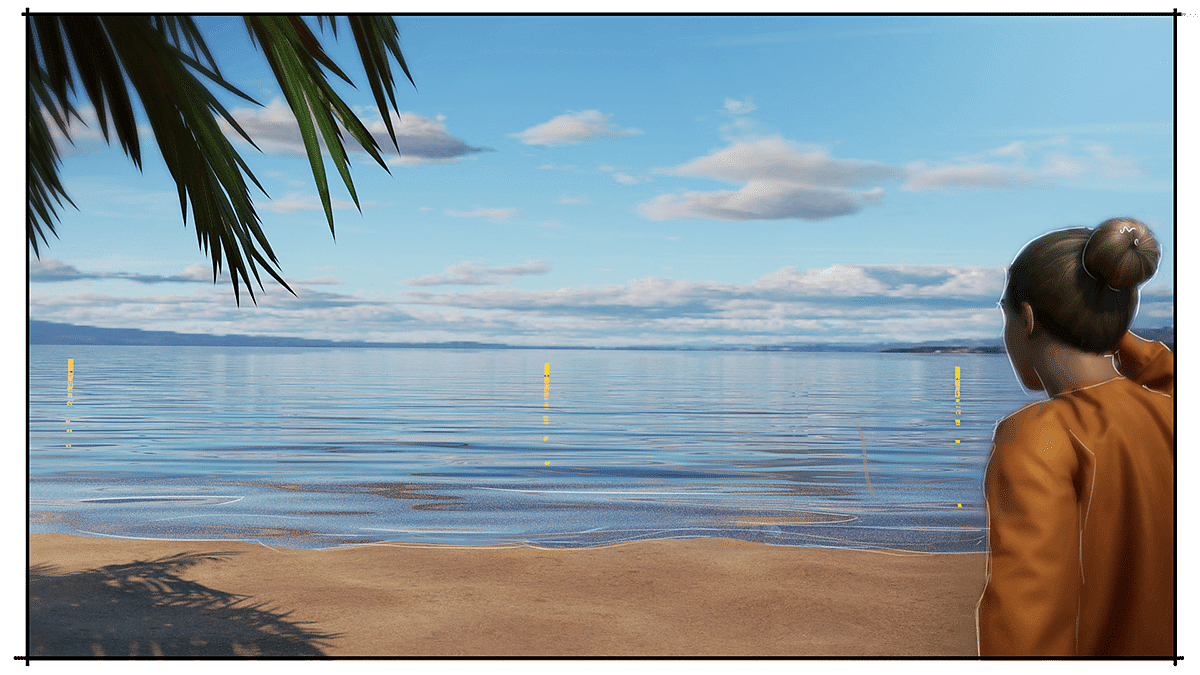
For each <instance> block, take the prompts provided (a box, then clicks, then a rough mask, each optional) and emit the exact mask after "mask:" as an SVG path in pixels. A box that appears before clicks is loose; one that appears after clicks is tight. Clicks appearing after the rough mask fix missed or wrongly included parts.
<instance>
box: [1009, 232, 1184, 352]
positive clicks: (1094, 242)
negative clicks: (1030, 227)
mask: <svg viewBox="0 0 1200 675" xmlns="http://www.w3.org/2000/svg"><path fill="white" fill-rule="evenodd" d="M1160 255H1161V253H1160V251H1159V247H1158V242H1157V241H1155V239H1154V234H1153V233H1152V232H1150V228H1148V227H1146V226H1145V225H1144V224H1142V223H1140V222H1138V221H1136V220H1134V219H1132V218H1113V219H1111V220H1106V221H1104V222H1103V223H1101V224H1100V225H1099V226H1098V227H1096V228H1095V229H1090V228H1086V227H1077V228H1071V229H1066V230H1057V231H1055V232H1050V233H1049V234H1045V235H1042V236H1041V237H1038V238H1037V239H1034V240H1033V241H1031V242H1029V244H1027V245H1026V246H1025V248H1023V249H1021V252H1020V253H1018V254H1017V257H1016V259H1014V260H1013V262H1012V265H1010V266H1009V268H1008V287H1007V288H1006V289H1005V291H1004V298H1003V300H1002V301H1001V303H1002V304H1003V305H1004V307H1005V309H1006V311H1009V312H1016V311H1018V308H1020V306H1021V303H1022V302H1028V303H1029V305H1030V307H1032V308H1033V316H1034V318H1035V320H1036V321H1037V322H1038V323H1040V324H1041V325H1042V326H1043V327H1044V328H1045V329H1046V331H1047V332H1048V333H1050V334H1051V335H1053V336H1054V337H1056V338H1058V339H1059V340H1061V341H1063V342H1065V343H1067V344H1068V345H1071V346H1073V347H1076V348H1078V349H1082V350H1083V351H1086V352H1091V353H1093V354H1106V353H1108V352H1111V351H1113V350H1114V349H1116V347H1117V343H1118V342H1119V341H1120V340H1121V338H1122V337H1123V336H1124V335H1125V332H1126V331H1128V330H1129V324H1130V322H1132V321H1133V315H1134V314H1135V313H1136V312H1137V304H1138V291H1137V287H1138V285H1140V284H1142V283H1145V282H1146V280H1148V279H1149V278H1150V277H1152V276H1154V272H1155V270H1157V269H1158V260H1159V256H1160Z"/></svg>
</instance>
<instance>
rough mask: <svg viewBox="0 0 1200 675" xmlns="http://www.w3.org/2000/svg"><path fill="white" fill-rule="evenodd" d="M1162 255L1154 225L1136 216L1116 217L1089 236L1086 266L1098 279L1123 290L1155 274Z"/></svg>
mask: <svg viewBox="0 0 1200 675" xmlns="http://www.w3.org/2000/svg"><path fill="white" fill-rule="evenodd" d="M1161 255H1162V254H1161V252H1160V251H1159V248H1158V242H1157V241H1156V240H1155V239H1154V233H1153V232H1151V231H1150V228H1148V227H1146V226H1145V225H1144V224H1143V223H1141V222H1139V221H1136V220H1134V219H1133V218H1113V219H1111V220H1106V221H1104V222H1103V223H1100V225H1099V227H1097V228H1096V229H1095V230H1094V231H1093V232H1092V235H1091V237H1089V238H1088V241H1087V244H1086V245H1085V246H1084V247H1083V266H1084V270H1086V271H1087V273H1088V274H1090V275H1091V276H1093V277H1095V278H1096V279H1097V280H1099V281H1101V282H1103V283H1105V284H1107V285H1108V286H1110V287H1112V288H1115V289H1117V290H1122V289H1126V288H1133V287H1135V286H1137V285H1138V284H1141V283H1144V282H1145V281H1146V280H1147V279H1149V278H1150V277H1152V276H1154V272H1155V270H1157V269H1158V259H1159V256H1161Z"/></svg>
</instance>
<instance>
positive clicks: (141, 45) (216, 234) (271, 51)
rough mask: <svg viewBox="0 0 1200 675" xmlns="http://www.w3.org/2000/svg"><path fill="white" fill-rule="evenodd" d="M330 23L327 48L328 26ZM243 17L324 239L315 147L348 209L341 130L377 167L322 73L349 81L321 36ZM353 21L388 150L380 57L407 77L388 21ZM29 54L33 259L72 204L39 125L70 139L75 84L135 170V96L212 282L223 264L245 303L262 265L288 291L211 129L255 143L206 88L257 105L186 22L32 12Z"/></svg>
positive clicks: (237, 163) (386, 90)
mask: <svg viewBox="0 0 1200 675" xmlns="http://www.w3.org/2000/svg"><path fill="white" fill-rule="evenodd" d="M328 18H329V21H330V25H331V28H332V29H333V32H334V38H335V39H336V37H337V25H336V24H337V17H328ZM245 22H246V26H247V29H248V31H249V33H250V37H251V39H252V41H254V43H255V44H256V45H257V46H259V48H260V49H261V50H262V51H263V53H264V55H265V56H266V58H267V62H268V64H269V65H270V67H271V69H272V72H273V73H274V74H275V77H276V79H277V81H278V83H279V85H280V88H281V89H282V90H283V92H284V97H285V98H286V99H287V101H288V104H289V105H290V106H291V108H292V111H293V112H294V113H295V116H296V120H297V123H298V125H299V127H300V132H301V136H302V137H303V139H304V144H305V150H306V152H307V154H308V158H309V163H310V166H311V168H312V172H313V179H314V180H315V182H316V184H317V191H318V193H319V194H320V196H321V202H322V206H323V207H324V210H325V216H326V219H327V220H328V221H329V229H330V232H333V210H332V204H331V200H330V196H329V186H328V180H327V178H326V175H325V168H324V162H323V160H322V147H321V146H322V145H324V147H325V149H326V150H327V151H328V152H329V154H330V158H331V159H332V161H333V163H334V165H335V166H336V167H337V169H338V172H339V174H340V175H341V178H342V181H343V183H345V185H346V188H347V189H348V190H349V192H350V196H351V197H352V198H353V199H354V203H355V204H356V205H358V204H359V202H358V196H357V194H356V193H355V190H354V185H353V182H352V180H351V177H350V165H349V159H348V157H347V153H346V150H345V147H344V146H343V144H342V130H343V129H344V130H346V131H348V132H349V133H350V135H351V136H352V137H353V138H354V139H355V140H356V141H357V142H358V143H359V145H361V146H362V147H363V149H364V150H366V151H367V153H368V154H370V155H371V157H372V158H373V159H374V160H375V161H376V162H377V163H379V165H380V166H382V167H383V168H384V170H387V165H386V163H385V162H384V161H383V158H382V156H381V155H380V152H379V150H380V149H379V147H378V144H377V143H376V142H375V140H374V138H372V136H371V134H370V133H369V132H368V131H367V129H366V127H365V126H363V124H362V122H361V121H360V120H359V119H358V118H357V117H356V116H355V115H354V114H353V112H352V111H351V110H350V107H349V106H348V105H346V103H345V102H344V101H343V100H342V99H341V98H340V97H339V96H338V95H337V94H336V93H335V92H334V90H333V88H332V87H331V86H330V84H329V82H328V80H327V79H326V75H325V73H326V72H329V73H332V74H334V75H336V76H337V77H339V78H341V79H342V80H344V81H346V82H348V83H351V84H353V83H352V82H351V81H350V79H349V78H348V77H347V76H346V74H345V73H344V72H342V70H341V69H340V68H339V67H338V65H337V64H336V63H334V62H333V60H332V59H331V58H329V56H328V54H326V53H325V50H324V48H323V47H322V46H321V43H320V40H318V39H317V37H316V35H314V34H313V32H312V31H311V30H310V29H309V28H308V26H307V25H306V24H305V22H304V20H303V19H301V18H300V17H295V16H290V17H289V16H248V17H245ZM318 25H319V26H320V27H321V28H323V27H324V17H319V18H318ZM350 25H351V31H352V32H353V33H354V36H355V41H356V45H357V47H358V49H359V53H360V56H361V58H362V61H363V65H364V68H365V70H366V73H367V80H368V84H369V86H370V88H371V91H372V94H373V95H374V97H375V101H376V102H377V103H378V105H379V108H380V110H381V113H382V115H383V117H384V120H385V123H386V125H387V129H388V133H389V135H390V137H391V139H392V143H393V144H394V145H396V136H395V130H394V129H393V128H392V122H391V119H390V116H389V114H388V109H387V106H386V105H385V95H386V96H387V99H386V100H390V102H391V107H392V109H394V110H396V112H397V114H398V113H399V108H398V107H397V105H396V96H395V91H394V81H393V77H392V71H391V68H390V62H389V59H388V57H389V55H390V56H391V58H395V59H396V61H397V63H398V64H399V65H400V67H401V68H402V69H403V71H404V73H405V75H406V76H408V79H409V81H410V82H412V75H411V74H410V73H409V71H408V66H407V65H406V64H405V62H404V57H403V55H402V54H401V53H400V49H399V43H398V38H397V35H398V31H397V30H396V26H395V22H394V21H393V20H392V19H391V18H390V17H374V16H364V17H352V18H351V19H350ZM27 45H28V47H27V49H28V52H27V78H28V91H27V98H26V113H27V119H28V122H27V134H28V174H29V180H28V205H27V214H26V225H27V227H26V229H27V239H28V242H29V245H30V247H31V248H32V250H33V252H34V253H35V254H36V255H40V252H39V248H38V239H39V238H40V239H41V240H42V242H43V243H45V244H48V243H49V242H48V240H47V238H46V235H45V230H49V232H50V233H51V234H54V235H55V236H57V233H56V232H55V230H54V224H55V222H56V221H57V219H58V213H57V210H56V206H61V204H62V201H63V200H66V201H67V202H68V203H70V204H72V205H74V202H72V201H71V199H70V197H69V196H68V195H67V194H66V192H65V190H64V188H63V186H62V184H61V182H60V180H59V177H58V167H59V163H60V156H59V152H58V148H57V147H56V145H55V142H54V138H53V136H52V135H51V133H50V129H49V127H48V125H47V119H46V118H47V117H48V118H49V119H50V120H51V121H53V122H54V124H55V125H56V126H57V127H58V129H59V131H60V132H61V133H62V135H63V137H64V138H66V139H67V140H68V141H70V138H71V133H70V118H71V117H72V116H74V117H75V118H76V119H80V120H81V118H80V116H79V114H78V112H77V111H76V110H75V108H74V107H73V103H72V102H73V100H74V97H75V96H76V93H77V92H76V83H77V82H78V84H79V85H80V87H81V88H82V90H83V94H85V95H86V96H87V97H88V99H89V100H90V101H91V103H92V106H93V108H95V111H96V117H97V120H98V122H99V125H100V131H101V133H102V134H103V136H104V138H105V139H106V140H110V135H109V132H110V130H111V132H112V135H114V136H115V137H116V140H117V142H118V143H119V144H120V145H121V148H122V150H123V151H124V152H125V153H126V155H128V156H129V158H130V159H131V160H132V161H133V162H134V164H135V165H136V166H138V167H139V168H140V167H141V165H142V156H141V152H142V148H141V143H140V139H139V136H138V129H137V122H136V118H135V116H134V102H133V96H136V97H137V99H138V101H139V102H140V104H141V107H142V109H143V110H144V111H145V115H146V118H147V120H148V122H149V126H150V129H151V130H152V132H153V134H154V140H155V142H156V144H157V145H158V148H159V150H160V152H161V153H162V157H163V160H164V161H165V162H166V166H167V170H168V171H169V172H170V174H171V177H172V178H173V179H174V180H175V183H176V187H177V190H178V194H179V206H180V211H181V213H182V215H183V220H184V223H185V224H186V223H187V219H188V210H189V207H190V210H191V212H192V220H193V223H194V227H195V229H196V237H197V243H198V244H199V246H200V248H201V250H203V251H204V252H205V253H206V254H207V255H209V256H210V257H211V259H212V263H213V280H214V281H216V278H217V275H218V274H219V273H220V270H221V267H222V265H223V264H224V265H228V267H229V271H230V277H231V279H232V282H233V292H234V297H235V299H236V300H237V301H238V304H241V295H240V284H242V283H245V285H246V287H247V290H248V291H249V293H250V298H251V300H252V301H254V289H253V285H252V283H251V276H253V279H254V281H255V282H257V283H258V286H259V288H260V289H261V288H262V280H261V278H260V276H259V272H258V267H259V266H262V268H263V269H265V270H266V271H267V273H268V274H269V275H270V276H271V277H273V278H274V279H275V281H277V282H278V283H279V284H280V285H282V286H283V287H284V288H286V289H287V290H288V291H289V292H292V289H291V288H290V287H289V286H288V285H287V283H286V282H284V280H283V278H282V277H281V276H280V274H279V272H278V270H277V267H278V261H277V259H276V257H275V254H274V252H273V251H272V250H271V246H270V244H269V243H268V241H267V238H266V236H265V234H264V233H263V231H262V228H261V227H260V220H259V217H258V215H257V213H256V212H255V210H254V204H253V201H252V199H251V196H250V188H249V185H248V184H247V181H246V179H249V181H250V182H252V183H253V184H254V185H255V186H256V187H257V188H258V190H260V191H262V193H263V194H264V195H265V194H266V191H265V190H264V189H263V187H262V185H261V184H260V183H259V182H258V180H257V179H256V178H255V177H254V174H253V173H252V172H251V171H250V168H249V166H247V164H246V162H245V161H244V160H243V159H242V157H241V156H240V155H239V154H238V153H237V151H236V150H235V149H234V148H233V146H232V144H231V143H230V141H229V139H228V138H227V137H226V135H225V133H224V132H223V131H222V129H221V126H220V124H219V121H218V120H222V121H224V122H225V123H227V124H228V125H229V126H230V127H231V128H232V129H233V130H234V131H235V132H237V133H238V134H240V135H241V136H242V137H243V138H244V139H246V140H247V141H249V142H250V144H251V145H254V140H253V139H252V138H251V137H250V136H249V134H247V133H246V131H245V130H244V129H243V128H242V127H241V126H240V125H239V124H238V122H237V120H235V119H234V117H233V116H232V115H231V114H230V113H229V111H228V110H226V109H225V108H224V107H223V106H222V105H221V104H220V102H219V101H218V100H217V99H216V98H215V96H214V95H213V94H212V92H211V91H210V90H209V88H208V86H206V82H207V84H209V85H216V86H218V87H221V88H224V89H226V90H228V91H230V92H231V93H233V94H235V95H237V96H239V97H241V98H243V99H245V100H247V101H250V102H252V103H255V104H256V105H261V104H258V102H257V101H255V100H254V99H252V98H250V97H249V96H247V95H246V94H245V93H243V92H242V91H240V90H238V89H237V88H236V87H234V86H233V85H232V84H230V83H229V82H228V81H227V80H226V79H225V78H224V77H223V76H222V75H221V71H220V69H219V68H218V66H217V62H216V60H215V59H214V58H213V55H212V53H211V51H210V50H209V48H208V46H207V44H206V43H205V40H204V37H203V35H201V33H200V31H199V30H198V28H197V27H196V25H195V22H194V21H193V20H192V18H191V17H187V16H153V17H147V16H131V15H120V16H114V15H108V16H86V15H69V16H49V15H30V16H29V17H28V23H27ZM197 75H199V76H200V77H203V78H204V79H205V81H204V82H202V81H201V80H200V78H199V77H198V76H197ZM414 86H415V85H414ZM131 94H132V96H131ZM81 121H82V120H81ZM255 147H256V148H257V146H255ZM397 148H398V145H397ZM360 210H361V207H360ZM293 294H294V292H293Z"/></svg>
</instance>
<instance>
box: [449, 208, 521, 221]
mask: <svg viewBox="0 0 1200 675" xmlns="http://www.w3.org/2000/svg"><path fill="white" fill-rule="evenodd" d="M518 213H520V211H519V210H518V209H514V208H511V207H505V208H498V209H483V208H477V209H475V210H474V211H458V210H455V209H446V215H448V216H454V217H455V218H491V219H492V220H507V219H509V218H512V217H513V216H516V215H517V214H518Z"/></svg>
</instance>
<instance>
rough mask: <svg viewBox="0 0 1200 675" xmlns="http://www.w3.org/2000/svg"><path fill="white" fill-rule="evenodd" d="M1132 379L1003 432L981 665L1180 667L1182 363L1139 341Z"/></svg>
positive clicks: (1004, 424)
mask: <svg viewBox="0 0 1200 675" xmlns="http://www.w3.org/2000/svg"><path fill="white" fill-rule="evenodd" d="M1117 363H1118V364H1119V369H1120V371H1121V373H1122V374H1123V375H1125V376H1126V377H1117V378H1115V379H1112V380H1108V381H1107V382H1102V383H1100V384H1095V385H1091V386H1089V387H1084V388H1082V389H1077V390H1075V391H1069V392H1063V393H1061V394H1059V395H1057V396H1055V397H1053V398H1051V399H1049V400H1047V401H1042V402H1040V403H1034V404H1031V405H1027V406H1025V407H1024V408H1021V409H1020V410H1018V411H1017V412H1015V413H1013V414H1012V415H1009V416H1008V417H1006V418H1004V419H1003V420H1001V421H1000V422H999V423H998V424H997V425H996V434H995V441H994V445H993V448H992V455H991V459H990V460H989V461H988V467H987V474H986V479H985V493H986V497H987V518H988V559H987V584H986V586H985V587H984V591H983V596H982V597H981V598H980V600H979V605H978V607H977V609H976V620H977V627H978V631H979V654H980V655H981V656H1000V655H1006V656H1008V655H1011V656H1017V655H1020V656H1116V655H1131V656H1173V655H1174V653H1173V649H1174V638H1175V632H1174V631H1175V569H1174V561H1175V517H1174V512H1175V409H1174V401H1173V397H1174V395H1175V356H1174V354H1172V353H1171V352H1170V350H1168V349H1167V348H1166V346H1165V345H1163V344H1161V343H1158V342H1150V341H1147V340H1143V339H1141V338H1139V337H1137V336H1135V335H1133V334H1132V333H1128V334H1126V336H1125V337H1124V338H1122V340H1121V343H1120V345H1119V346H1118V348H1117Z"/></svg>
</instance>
